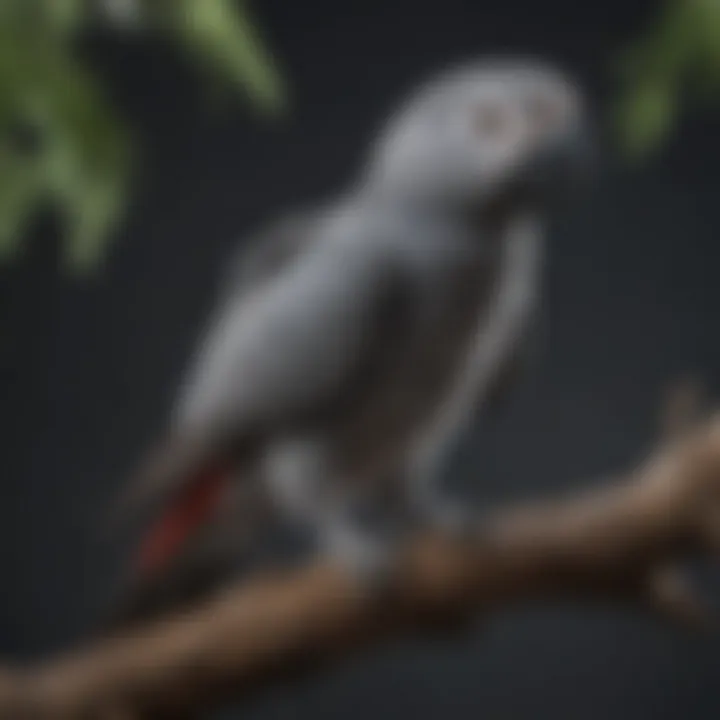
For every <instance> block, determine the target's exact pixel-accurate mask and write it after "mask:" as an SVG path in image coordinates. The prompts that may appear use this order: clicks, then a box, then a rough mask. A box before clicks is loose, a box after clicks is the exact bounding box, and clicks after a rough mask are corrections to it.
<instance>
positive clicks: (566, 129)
mask: <svg viewBox="0 0 720 720" xmlns="http://www.w3.org/2000/svg"><path fill="white" fill-rule="evenodd" d="M590 147H591V132H590V123H589V119H588V111H587V107H586V104H585V100H584V97H583V94H582V92H581V91H580V89H579V88H578V86H577V85H576V84H575V82H574V81H573V80H572V79H571V78H570V77H569V76H567V75H566V74H565V73H564V72H563V71H561V70H560V69H558V68H556V67H554V66H552V65H550V64H548V63H545V62H541V61H539V60H535V59H527V58H520V57H517V58H515V57H510V58H481V59H474V60H470V61H467V62H463V63H460V64H457V65H454V66H452V67H449V68H446V69H444V70H442V71H441V72H439V73H437V74H436V75H434V76H432V77H431V78H429V79H426V80H425V81H424V82H422V83H420V84H419V86H418V87H416V88H414V89H413V90H412V92H410V93H409V94H408V96H407V97H405V98H404V99H403V100H402V102H400V103H399V104H398V106H397V108H396V109H395V111H394V112H393V113H392V114H391V115H390V117H389V118H388V119H387V120H386V122H385V123H384V124H383V125H382V127H381V128H380V132H379V133H378V134H377V136H376V137H375V138H373V139H372V142H371V143H370V147H369V149H368V152H367V155H366V159H365V161H364V163H363V164H362V166H361V167H360V169H359V171H358V172H357V175H356V177H355V179H354V180H353V181H352V182H350V183H349V184H348V186H347V187H346V188H345V189H344V190H343V191H342V192H340V193H338V194H337V196H336V197H334V198H332V199H331V200H330V201H328V202H324V203H318V205H317V206H316V207H308V208H301V209H298V210H295V211H293V212H289V213H286V214H284V215H281V216H279V217H278V218H276V219H274V220H272V221H271V222H268V223H267V225H266V226H265V227H264V228H261V229H260V230H259V232H257V233H256V234H255V235H254V236H253V237H252V238H251V240H249V241H248V242H246V243H243V245H242V247H241V250H240V252H239V254H238V255H237V256H236V257H233V258H231V260H230V261H229V263H228V269H227V272H226V273H225V274H224V282H222V283H221V287H220V290H219V292H218V295H219V298H218V300H217V306H216V308H215V309H214V310H213V311H212V313H211V316H210V319H209V321H208V324H207V326H206V329H205V330H204V333H203V335H202V337H201V339H200V342H199V345H198V347H197V350H196V352H195V354H194V355H193V357H192V360H191V362H190V366H189V369H188V372H187V374H186V376H184V378H183V382H182V383H181V387H180V391H179V394H178V399H177V402H176V404H175V405H174V407H173V408H172V412H171V413H170V418H169V419H168V422H167V426H166V428H165V429H164V431H163V433H162V434H161V436H160V439H159V441H158V442H157V443H155V444H154V445H152V446H151V448H150V452H149V453H148V454H147V456H146V457H145V458H144V459H143V461H142V462H141V463H140V464H139V467H138V469H137V472H136V473H134V475H133V476H132V477H131V479H130V483H129V484H128V485H127V486H126V489H125V491H126V495H125V497H124V499H123V501H122V502H121V505H123V506H124V507H125V506H126V507H127V508H130V512H131V513H139V512H141V511H145V512H147V513H149V515H150V516H151V517H150V519H149V521H148V523H147V526H146V527H145V528H144V530H145V532H144V534H143V535H142V537H141V538H140V542H139V543H138V545H137V548H136V550H135V552H134V555H133V556H132V557H131V558H130V562H129V570H128V577H129V581H128V587H129V589H128V590H127V592H126V598H125V601H124V602H123V603H121V606H120V607H121V610H120V611H119V612H118V614H117V618H116V626H117V627H125V626H126V625H127V624H129V623H133V622H140V621H145V620H147V619H148V618H151V617H153V616H155V615H157V614H160V613H163V612H167V611H169V610H170V609H173V608H175V607H180V606H182V605H183V604H184V603H188V602H190V600H191V599H196V598H198V597H202V596H203V595H204V594H207V593H208V592H210V590H212V589H213V588H216V587H218V586H220V585H222V583H223V582H226V581H227V579H228V576H229V574H230V573H231V572H232V568H233V567H234V563H235V561H236V558H237V556H238V552H239V551H240V548H241V547H243V544H244V543H247V542H248V541H249V540H248V538H250V539H251V538H252V537H253V533H254V532H255V530H254V529H257V527H258V526H259V525H262V524H263V523H266V522H267V520H268V518H269V517H271V516H277V517H282V518H284V519H287V520H288V521H290V522H293V523H297V524H298V525H300V526H302V527H305V528H307V529H308V530H309V531H310V532H311V533H312V536H313V537H314V538H315V540H316V547H317V552H318V553H320V554H325V555H327V556H329V557H332V558H334V559H336V560H337V561H338V562H341V563H343V564H344V566H345V567H347V568H348V569H349V570H350V571H351V572H353V573H356V574H357V577H358V580H359V582H364V583H367V586H368V587H372V585H373V582H376V581H377V578H378V577H382V576H383V573H387V572H391V570H390V571H388V568H392V567H393V558H394V557H395V552H394V549H395V548H397V546H398V539H397V536H396V535H395V534H393V533H384V532H381V531H379V530H377V528H375V527H373V526H372V524H370V525H369V524H368V523H367V522H364V521H363V518H362V516H361V509H362V508H364V507H365V506H366V504H367V503H370V504H372V502H375V503H376V504H379V505H380V506H381V507H387V508H390V509H391V512H392V513H397V514H398V516H402V517H409V518H411V520H410V521H409V526H410V527H412V528H422V527H433V528H440V529H443V530H446V531H448V532H453V533H458V536H459V537H462V536H464V534H465V533H466V532H468V530H469V529H472V528H475V527H476V525H477V514H476V512H475V511H474V510H473V509H472V508H470V507H469V506H468V503H467V502H465V503H463V502H459V501H453V500H451V499H450V498H448V497H447V494H448V493H447V491H445V490H443V486H442V482H441V480H442V476H443V468H444V467H445V466H446V464H447V461H448V457H449V455H450V454H451V451H452V448H453V446H454V443H455V442H456V441H457V438H458V437H459V436H460V434H461V433H463V432H465V431H466V429H467V428H468V427H469V426H470V425H471V424H472V423H473V422H474V420H475V419H476V418H478V417H481V416H484V415H486V414H488V413H491V412H493V411H494V410H493V408H495V407H497V405H498V402H499V400H500V399H502V397H503V396H504V394H505V393H506V391H507V388H508V387H511V386H512V384H513V382H514V378H515V377H516V376H517V374H518V368H520V367H522V365H523V359H524V358H525V357H526V356H527V353H528V346H529V344H530V343H529V338H530V337H531V336H532V330H533V327H534V325H535V324H536V322H537V318H538V312H539V308H540V307H541V295H542V294H541V280H542V268H543V258H544V256H545V252H544V238H545V234H546V227H547V224H548V222H549V220H550V218H551V216H552V215H553V213H554V212H555V211H556V210H558V209H561V208H563V207H564V206H565V205H566V204H567V203H568V199H569V197H570V196H571V195H572V191H573V190H574V189H575V187H577V186H579V185H580V184H581V182H582V181H583V179H584V178H585V177H586V175H587V170H588V167H589V166H590V162H589V157H590V155H591V153H590V152H589V148H590Z"/></svg>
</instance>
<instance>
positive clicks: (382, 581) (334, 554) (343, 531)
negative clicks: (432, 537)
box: [322, 524, 397, 597]
mask: <svg viewBox="0 0 720 720" xmlns="http://www.w3.org/2000/svg"><path fill="white" fill-rule="evenodd" d="M322 541H323V545H324V549H325V551H326V553H327V555H328V556H329V557H331V558H333V559H337V561H338V562H339V563H340V564H341V565H342V566H343V567H344V568H345V569H347V570H348V571H349V572H350V573H351V575H352V576H353V578H354V579H355V580H356V581H357V583H358V585H359V586H360V587H361V588H362V589H363V592H366V593H367V594H369V595H370V596H372V597H377V596H378V595H383V594H384V593H385V591H386V590H387V589H388V588H389V587H390V585H391V584H392V581H393V580H394V578H395V575H396V557H397V553H396V552H395V549H394V543H393V542H392V541H391V540H390V539H389V538H386V537H384V536H383V535H382V534H377V535H376V534H370V533H368V532H363V531H362V530H361V529H360V528H357V527H355V526H353V525H348V524H341V525H337V524H335V525H332V526H331V527H330V528H327V529H326V532H325V533H324V536H323V539H322Z"/></svg>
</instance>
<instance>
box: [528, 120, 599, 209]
mask: <svg viewBox="0 0 720 720" xmlns="http://www.w3.org/2000/svg"><path fill="white" fill-rule="evenodd" d="M596 167H597V150H596V147H595V143H594V140H593V135H592V133H591V132H590V130H589V129H588V128H587V127H585V126H578V127H575V128H573V129H572V130H571V131H565V132H563V133H560V134H558V136H557V137H556V138H552V139H549V140H548V139H547V138H545V140H544V141H543V142H542V143H541V147H540V149H539V151H538V152H537V153H535V154H534V155H533V156H532V158H531V159H530V162H529V164H528V167H527V173H525V174H524V175H525V178H524V179H525V181H526V186H527V188H528V191H529V193H530V194H531V195H533V196H535V197H537V198H538V199H540V200H542V201H544V202H550V203H551V204H552V205H555V204H557V203H563V204H564V202H565V200H566V198H567V197H568V196H570V195H573V194H575V193H576V192H577V191H583V190H585V189H586V188H588V187H589V186H590V184H591V182H592V180H593V179H594V177H595V174H596V172H595V171H596Z"/></svg>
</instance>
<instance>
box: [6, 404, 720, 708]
mask: <svg viewBox="0 0 720 720" xmlns="http://www.w3.org/2000/svg"><path fill="white" fill-rule="evenodd" d="M676 420H677V418H675V419H674V420H673V422H674V423H675V424H674V425H673V427H674V430H673V433H674V435H673V437H672V438H670V439H665V440H664V441H663V445H662V446H661V447H660V448H659V449H658V450H657V451H656V452H653V453H652V454H651V455H650V456H649V457H648V458H647V460H645V461H644V462H643V463H641V464H640V465H639V466H638V467H637V468H636V469H634V470H633V471H631V472H629V473H628V474H626V475H625V476H624V477H622V478H620V477H619V476H618V478H617V479H616V480H615V481H614V482H612V483H610V484H608V485H606V486H604V487H601V488H600V489H595V490H592V491H590V492H587V493H585V494H584V495H582V496H576V497H571V498H568V499H561V500H556V501H554V502H547V503H535V504H530V505H527V506H525V507H521V508H516V509H509V510H507V511H504V512H499V513H498V514H497V515H496V516H495V517H493V518H490V519H489V520H488V522H487V523H486V525H484V527H483V531H482V536H481V537H478V539H477V542H472V543H470V542H465V543H460V542H458V541H452V540H450V539H448V538H443V537H439V536H431V535H427V536H425V537H421V538H419V539H416V540H414V541H413V542H412V543H411V544H410V545H409V546H408V547H407V548H406V549H405V550H404V552H403V557H402V561H401V563H400V566H399V572H398V575H397V578H396V580H395V582H394V584H393V586H392V587H391V588H389V589H388V591H387V593H386V594H384V595H383V597H382V598H380V599H378V598H372V597H368V596H366V595H364V594H363V593H362V592H361V589H360V588H359V587H357V586H356V585H355V584H354V583H353V580H352V578H351V577H350V576H348V575H347V574H346V573H345V572H343V570H342V568H340V567H336V566H334V565H332V564H329V563H324V562H323V563H317V564H315V565H313V566H311V567H307V568H304V569H299V570H297V571H294V572H291V573H287V572H286V573H284V574H277V575H274V576H273V575H268V576H265V577H258V578H256V579H253V580H251V581H248V582H246V583H245V584H244V585H241V586H238V587H233V588H230V589H228V590H227V591H226V592H224V593H223V594H221V595H219V596H217V597H215V598H214V599H212V600H211V601H209V602H207V603H206V604H205V605H203V606H202V607H198V608H197V609H196V610H194V611H193V612H191V613H187V614H184V615H181V616H176V617H173V618H168V619H166V620H164V621H162V622H159V623H157V624H154V625H153V626H151V627H147V628H145V629H142V630H138V631H136V632H134V633H133V634H130V635H126V636H122V637H116V638H112V639H108V640H106V641H103V642H100V643H98V644H95V645H93V646H90V647H87V648H84V649H80V650H76V651H75V652H73V653H71V654H68V655H67V656H65V657H61V658H58V659H55V660H52V661H50V662H48V663H46V664H43V665H41V666H38V667H30V668H26V669H24V670H8V671H6V672H5V673H4V674H1V675H0V718H3V719H5V718H6V719H7V720H25V719H26V718H27V719H30V718H31V719H32V720H50V719H51V718H52V719H53V720H54V719H56V718H62V719H63V720H71V719H73V720H74V719H83V720H90V719H96V718H97V719H103V720H104V719H106V718H107V719H108V720H109V719H111V718H123V719H124V720H130V719H131V718H132V719H133V720H135V719H139V718H155V717H179V716H181V715H182V713H187V712H188V711H193V710H198V709H200V708H207V707H209V706H212V705H214V704H216V703H218V702H220V701H222V700H224V699H229V698H233V699H237V698H241V697H245V696H247V695H248V694H250V693H251V692H253V691H255V690H257V689H258V687H260V686H262V685H264V684H265V683H268V682H275V681H278V680H279V679H280V678H284V677H296V676H298V675H300V674H302V673H304V672H307V671H310V670H317V669H319V668H321V667H322V666H323V664H326V663H328V662H331V661H334V660H336V659H338V658H342V657H345V656H347V655H348V654H350V653H351V652H354V651H357V650H359V649H361V648H363V647H368V646H370V645H373V644H375V643H377V642H379V641H381V640H384V639H387V638H390V637H397V636H401V635H403V634H406V633H410V632H416V631H429V630H432V629H440V630H448V629H451V628H454V629H456V630H457V629H462V628H463V627H465V625H464V622H466V621H472V620H474V619H475V618H477V617H478V615H481V614H483V613H488V612H490V611H492V610H493V609H494V608H498V607H505V606H507V605H508V604H511V603H519V602H529V601H536V600H539V599H544V598H548V599H550V598H558V597H568V598H571V599H578V600H593V601H603V602H605V601H622V602H627V603H629V604H634V605H638V606H642V607H644V608H646V609H648V610H651V611H653V612H658V613H661V614H663V615H666V616H668V617H670V618H672V619H676V620H681V621H683V622H690V623H693V624H695V623H698V622H700V621H703V620H706V619H707V615H706V614H705V612H704V611H703V609H702V607H701V606H700V604H699V603H698V601H697V600H696V598H695V597H694V595H693V592H692V590H691V589H690V588H689V587H688V586H687V585H686V584H685V583H684V582H683V580H682V575H681V574H680V572H679V571H678V570H677V567H678V563H679V562H680V561H682V560H683V559H686V558H688V557H692V556H695V555H698V554H699V555H708V554H713V553H715V552H716V551H717V550H718V549H719V548H720V418H711V419H708V420H706V421H704V422H703V423H702V424H701V425H699V426H693V427H692V429H688V427H687V424H685V425H684V426H683V428H682V430H683V431H682V432H679V431H678V427H677V422H676Z"/></svg>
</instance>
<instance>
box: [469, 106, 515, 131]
mask: <svg viewBox="0 0 720 720" xmlns="http://www.w3.org/2000/svg"><path fill="white" fill-rule="evenodd" d="M472 125H473V130H474V132H475V134H476V135H477V136H479V137H481V138H487V139H499V138H500V137H502V136H503V135H506V134H507V132H508V130H509V129H511V125H512V123H511V118H510V114H509V112H508V111H507V110H506V109H504V108H502V107H500V106H499V105H480V106H479V107H476V108H475V111H474V114H473V119H472Z"/></svg>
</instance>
